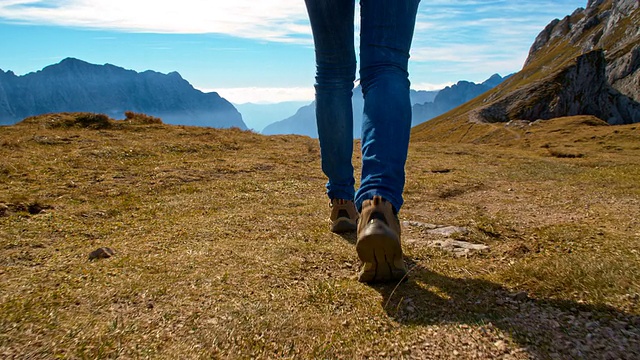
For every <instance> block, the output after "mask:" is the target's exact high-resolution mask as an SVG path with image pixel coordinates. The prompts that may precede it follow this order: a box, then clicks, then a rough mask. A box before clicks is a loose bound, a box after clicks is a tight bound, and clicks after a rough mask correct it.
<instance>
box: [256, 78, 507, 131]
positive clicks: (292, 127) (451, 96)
mask: <svg viewBox="0 0 640 360" xmlns="http://www.w3.org/2000/svg"><path fill="white" fill-rule="evenodd" d="M502 79H503V78H502V77H501V76H500V75H497V74H496V75H494V76H492V77H491V79H489V80H487V81H485V82H484V83H482V84H474V83H470V82H467V81H464V82H462V81H461V82H459V83H458V84H456V85H454V86H451V87H447V88H445V89H444V90H439V91H438V90H437V91H424V90H421V91H416V90H411V94H410V96H411V104H412V105H413V113H414V115H413V119H412V122H411V124H412V126H414V125H416V124H419V123H421V122H423V121H427V120H429V119H430V118H432V117H434V116H437V115H440V114H442V113H444V112H446V111H447V110H450V109H452V108H453V107H455V106H458V105H460V104H462V103H463V102H466V101H467V100H469V99H472V98H474V97H476V96H478V95H480V94H481V93H483V92H485V91H487V90H489V89H491V88H492V87H493V86H494V85H493V86H492V85H491V84H493V83H495V82H501V81H502ZM443 92H444V93H445V95H442V93H443ZM363 109H364V100H363V98H362V89H361V88H360V86H357V87H356V88H355V89H354V90H353V137H354V138H359V137H360V132H361V128H362V111H363ZM262 133H263V134H265V135H275V134H298V135H307V136H310V137H318V129H317V127H316V115H315V102H312V103H311V104H309V105H306V106H304V107H302V108H300V109H299V110H298V112H296V113H295V114H294V115H293V116H291V117H289V118H286V119H284V120H282V121H279V122H276V123H273V124H271V125H269V126H267V127H266V128H264V130H263V131H262Z"/></svg>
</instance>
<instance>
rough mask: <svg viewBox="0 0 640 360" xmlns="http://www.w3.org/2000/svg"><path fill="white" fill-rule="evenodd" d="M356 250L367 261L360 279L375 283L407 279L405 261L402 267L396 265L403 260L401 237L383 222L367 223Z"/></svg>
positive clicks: (363, 260)
mask: <svg viewBox="0 0 640 360" xmlns="http://www.w3.org/2000/svg"><path fill="white" fill-rule="evenodd" d="M356 251H357V253H358V257H359V258H360V260H362V262H363V263H365V265H364V266H363V269H362V271H361V272H360V274H359V276H358V281H360V282H365V283H375V282H389V281H397V280H401V279H403V278H405V279H406V277H405V275H406V274H407V269H406V268H405V267H404V263H402V264H403V267H402V268H399V267H397V266H396V265H395V262H396V261H399V262H402V261H403V257H402V246H401V244H400V239H398V236H397V235H396V234H395V233H394V232H393V231H392V230H391V229H389V227H388V226H387V225H386V224H384V223H383V222H381V221H379V220H374V221H373V222H371V223H370V224H367V226H366V227H365V228H364V230H363V231H362V233H361V234H359V236H358V242H357V243H356Z"/></svg>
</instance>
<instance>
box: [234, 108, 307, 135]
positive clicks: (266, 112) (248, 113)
mask: <svg viewBox="0 0 640 360" xmlns="http://www.w3.org/2000/svg"><path fill="white" fill-rule="evenodd" d="M307 104H308V102H307V101H286V102H281V103H276V104H253V103H246V104H233V105H234V106H235V107H236V109H238V111H240V114H242V120H244V123H245V124H247V127H248V128H249V129H253V130H254V131H257V132H261V131H262V129H264V128H265V127H266V126H267V125H270V124H273V123H274V122H276V121H280V120H282V119H284V118H286V117H289V116H291V115H293V114H295V113H296V111H297V110H298V109H299V108H300V107H302V106H305V105H307Z"/></svg>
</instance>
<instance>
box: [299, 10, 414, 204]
mask: <svg viewBox="0 0 640 360" xmlns="http://www.w3.org/2000/svg"><path fill="white" fill-rule="evenodd" d="M419 1H420V0H361V1H360V13H361V26H360V62H361V64H360V85H361V86H362V93H363V96H364V114H363V119H362V175H361V181H360V188H359V189H358V192H357V193H355V191H354V185H355V180H354V177H353V171H354V169H353V165H352V164H351V157H352V154H353V110H352V108H351V97H352V94H353V82H354V80H355V72H356V56H355V49H354V8H355V0H305V3H306V5H307V12H308V13H309V19H310V21H311V28H312V32H313V40H314V44H315V51H316V67H317V68H316V69H317V71H316V84H315V89H316V120H317V124H318V137H319V140H320V152H321V157H322V171H323V172H324V173H325V175H326V176H327V177H328V179H329V181H328V182H327V194H328V196H329V198H331V199H349V200H350V199H354V200H355V203H356V207H357V208H358V210H360V209H361V207H362V202H363V201H364V200H367V199H371V198H373V197H374V196H376V195H379V196H382V197H383V198H384V199H386V200H387V201H389V202H391V204H392V205H393V207H394V208H395V210H396V211H399V210H400V208H401V206H402V203H403V198H402V192H403V190H404V183H405V172H404V166H405V163H406V160H407V150H408V146H409V133H410V130H411V102H410V98H409V79H408V77H409V74H408V72H407V65H408V62H409V49H410V48H411V40H412V38H413V31H414V27H415V21H416V13H417V9H418V3H419Z"/></svg>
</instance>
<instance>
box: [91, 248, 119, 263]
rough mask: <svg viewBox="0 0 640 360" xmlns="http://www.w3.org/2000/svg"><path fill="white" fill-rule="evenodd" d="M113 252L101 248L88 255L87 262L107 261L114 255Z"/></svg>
mask: <svg viewBox="0 0 640 360" xmlns="http://www.w3.org/2000/svg"><path fill="white" fill-rule="evenodd" d="M115 254H116V253H115V251H113V249H111V248H108V247H101V248H99V249H96V250H93V251H92V252H90V253H89V260H96V259H108V258H110V257H112V256H113V255H115Z"/></svg>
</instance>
